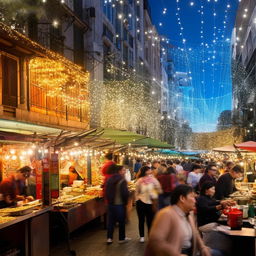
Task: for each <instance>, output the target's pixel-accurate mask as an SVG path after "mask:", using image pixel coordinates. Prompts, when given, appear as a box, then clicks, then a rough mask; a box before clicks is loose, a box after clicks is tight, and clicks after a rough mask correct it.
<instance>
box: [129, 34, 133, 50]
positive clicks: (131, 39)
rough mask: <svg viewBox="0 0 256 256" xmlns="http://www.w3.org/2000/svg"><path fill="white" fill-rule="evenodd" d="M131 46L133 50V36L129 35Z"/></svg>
mask: <svg viewBox="0 0 256 256" xmlns="http://www.w3.org/2000/svg"><path fill="white" fill-rule="evenodd" d="M129 45H130V47H131V48H133V37H132V36H131V35H129Z"/></svg>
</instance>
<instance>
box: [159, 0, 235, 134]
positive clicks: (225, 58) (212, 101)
mask: <svg viewBox="0 0 256 256" xmlns="http://www.w3.org/2000/svg"><path fill="white" fill-rule="evenodd" d="M162 4H166V5H167V3H166V2H165V1H163V0H162ZM219 4H222V6H225V8H224V9H221V8H219ZM232 4H233V2H232ZM166 5H165V6H164V5H163V6H164V7H165V9H164V11H165V13H166V12H168V10H167V8H166ZM217 5H218V7H217ZM233 5H235V3H234V4H233ZM176 7H177V8H176V17H177V23H178V24H177V25H178V27H179V29H180V32H179V35H180V37H181V41H180V42H174V40H172V39H168V40H169V41H171V42H173V43H174V44H176V45H180V46H179V47H178V49H175V50H174V51H173V52H174V53H172V57H173V59H174V63H175V64H176V65H175V66H176V69H177V67H181V66H183V69H185V72H186V73H187V74H188V75H190V76H191V77H192V78H193V79H192V80H191V84H192V86H191V87H192V90H191V91H190V95H186V94H185V93H180V94H179V99H181V100H183V101H185V100H186V99H187V98H190V106H192V109H193V111H190V113H191V115H194V113H195V116H198V114H200V112H201V116H203V118H201V120H198V118H197V119H195V118H194V116H192V117H191V116H190V118H189V119H190V120H189V121H190V122H191V123H192V127H193V123H197V124H198V123H201V124H202V123H205V124H206V123H209V119H207V116H211V117H213V118H212V119H213V120H212V121H213V122H212V123H211V124H212V127H211V128H210V129H211V130H213V129H214V128H215V125H216V121H217V120H216V119H217V117H218V114H219V113H220V109H222V110H225V109H227V107H229V109H230V107H231V106H230V105H231V104H230V103H231V94H232V93H231V81H230V77H231V74H230V73H231V72H230V44H229V43H230V36H231V35H230V31H229V32H228V31H227V23H228V20H229V15H228V14H229V13H230V10H231V7H232V6H231V3H230V1H229V0H228V1H225V2H224V3H223V2H221V3H220V1H218V0H209V1H207V2H206V1H188V2H187V7H186V5H185V4H184V2H183V3H181V1H179V0H176ZM184 8H194V9H195V8H196V9H197V12H198V13H199V15H200V30H199V32H200V33H199V35H198V36H196V35H194V37H195V38H200V39H201V41H200V45H199V44H198V45H196V43H193V42H190V40H189V39H188V36H187V35H186V34H187V33H186V26H185V25H186V22H185V18H184V17H182V12H184ZM210 8H212V11H211V12H212V13H211V15H212V17H213V18H212V20H211V19H210V18H209V17H210V10H209V9H210ZM217 8H218V9H217ZM223 11H224V14H222V12H223ZM191 16H192V14H191ZM222 16H223V17H222ZM222 18H223V20H222ZM216 20H218V25H217V22H216ZM209 22H210V23H211V24H213V32H212V39H209V38H207V37H206V36H205V33H206V32H207V26H208V29H209V25H208V24H207V23H209ZM163 24H164V22H161V28H160V29H162V27H163ZM184 24H185V25H184ZM219 24H221V26H220V25H219ZM228 33H229V35H228V37H227V38H225V37H226V36H227V34H228ZM208 34H209V33H208ZM207 41H208V42H207ZM188 45H190V46H188ZM187 56H189V58H187ZM187 59H189V62H190V63H188V61H187ZM191 63H192V65H191ZM199 63H200V64H199ZM190 67H191V68H190ZM209 69H210V71H209ZM196 73H198V77H199V78H197V77H196V75H195V74H196ZM206 74H210V75H211V78H210V79H209V77H208V76H206ZM199 81H200V83H201V85H199V83H198V82H199ZM209 85H210V86H209ZM191 94H192V95H191ZM210 96H211V97H210ZM204 101H205V102H204ZM227 101H229V102H230V103H229V104H227V103H226V102H227ZM198 102H200V103H198ZM196 109H198V111H195V110H196ZM213 115H214V116H213Z"/></svg>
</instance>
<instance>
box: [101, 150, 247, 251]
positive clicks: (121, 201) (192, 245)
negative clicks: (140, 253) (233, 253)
mask: <svg viewBox="0 0 256 256" xmlns="http://www.w3.org/2000/svg"><path fill="white" fill-rule="evenodd" d="M105 157H106V161H105V163H104V165H103V166H102V169H101V171H102V175H103V176H104V182H103V191H104V197H105V201H106V204H107V207H108V221H107V243H108V244H111V243H112V242H113V233H114V227H115V224H116V223H117V222H118V224H119V243H126V242H128V241H129V240H131V239H130V238H129V237H127V236H126V232H125V223H126V217H127V207H126V206H127V204H128V201H129V197H130V193H129V190H128V183H129V182H130V181H132V182H135V202H136V211H137V216H138V231H139V232H138V233H139V242H141V243H144V242H145V231H144V224H145V222H146V225H147V229H148V232H149V238H148V244H147V247H146V251H145V255H147V256H151V255H152V256H153V255H154V256H158V255H169V256H172V255H188V256H192V255H196V253H197V252H200V253H201V254H200V255H203V256H209V255H212V256H225V255H229V254H230V249H231V246H230V241H225V239H226V240H227V238H226V237H225V239H224V238H223V237H221V236H217V238H216V236H213V235H214V234H215V235H216V232H215V233H213V232H212V231H213V230H216V227H217V225H218V223H217V222H218V219H219V217H220V215H221V213H222V211H223V210H224V209H225V208H227V207H230V206H233V205H234V204H235V202H233V201H232V200H230V199H227V198H228V197H229V195H230V194H231V193H233V192H235V191H236V187H235V183H234V181H235V179H241V178H242V175H243V169H242V167H241V166H240V165H235V164H234V163H232V162H224V163H222V166H224V168H222V170H221V172H220V170H219V166H218V165H217V164H216V163H214V162H206V161H203V160H196V161H190V160H183V161H180V160H178V159H175V160H174V161H170V160H159V161H158V160H154V161H152V162H151V161H142V160H141V159H137V160H136V162H135V163H134V165H133V168H132V169H131V170H130V169H129V168H127V166H122V165H117V164H116V163H115V162H114V161H113V155H112V153H108V154H106V156H105ZM209 227H210V228H209ZM213 227H214V228H215V229H214V228H213ZM205 237H207V242H206V240H205V239H204V238H205ZM209 237H210V239H209ZM220 237H221V239H220ZM223 241H225V242H223Z"/></svg>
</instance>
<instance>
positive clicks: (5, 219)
mask: <svg viewBox="0 0 256 256" xmlns="http://www.w3.org/2000/svg"><path fill="white" fill-rule="evenodd" d="M15 219H16V218H15V217H8V216H0V224H3V223H6V222H8V221H11V220H15Z"/></svg>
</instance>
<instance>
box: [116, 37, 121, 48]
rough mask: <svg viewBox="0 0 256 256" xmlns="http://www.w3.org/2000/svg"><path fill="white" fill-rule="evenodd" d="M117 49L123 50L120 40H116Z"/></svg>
mask: <svg viewBox="0 0 256 256" xmlns="http://www.w3.org/2000/svg"><path fill="white" fill-rule="evenodd" d="M116 48H117V49H119V50H121V40H120V38H116Z"/></svg>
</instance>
